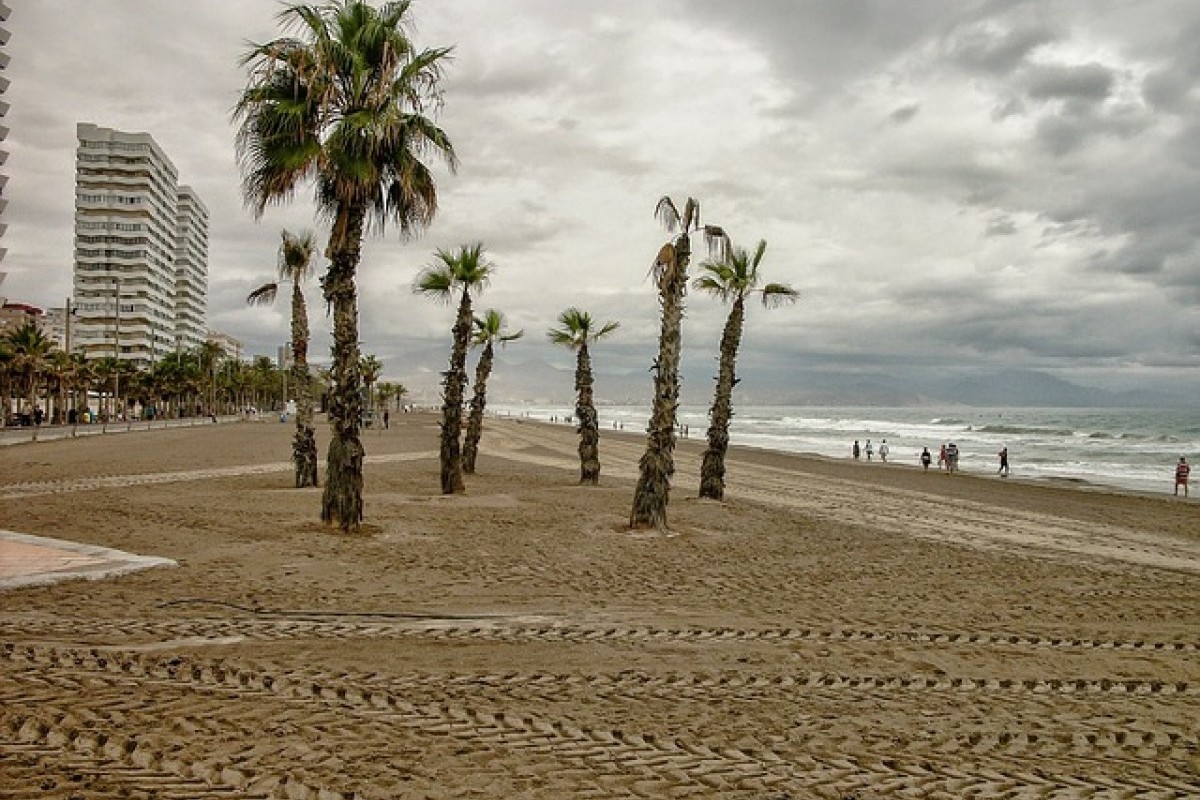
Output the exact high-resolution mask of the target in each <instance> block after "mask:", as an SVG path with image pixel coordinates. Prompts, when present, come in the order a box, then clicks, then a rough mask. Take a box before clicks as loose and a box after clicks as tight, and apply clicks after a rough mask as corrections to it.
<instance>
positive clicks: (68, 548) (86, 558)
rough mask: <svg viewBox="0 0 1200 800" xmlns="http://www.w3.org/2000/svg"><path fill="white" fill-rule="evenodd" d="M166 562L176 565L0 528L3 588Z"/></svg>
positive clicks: (92, 576)
mask: <svg viewBox="0 0 1200 800" xmlns="http://www.w3.org/2000/svg"><path fill="white" fill-rule="evenodd" d="M163 566H175V562H174V561H172V560H171V559H169V558H157V557H154V556H139V555H134V554H133V553H126V552H124V551H121V550H113V549H111V548H108V547H95V546H93V545H87V544H79V543H77V542H68V541H65V540H63V539H49V538H46V537H44V536H30V535H28V534H24V533H16V532H14V531H6V530H0V590H4V589H13V588H16V587H19V586H40V585H43V584H47V583H56V582H58V581H64V580H71V579H75V578H86V579H90V580H95V579H98V578H108V577H112V576H114V575H122V574H124V573H126V572H136V571H137V570H141V569H149V568H150V567H163Z"/></svg>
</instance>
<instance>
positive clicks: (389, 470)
mask: <svg viewBox="0 0 1200 800" xmlns="http://www.w3.org/2000/svg"><path fill="white" fill-rule="evenodd" d="M291 430H292V429H291V426H289V425H281V424H279V423H278V422H277V421H275V422H270V421H262V422H256V423H252V422H244V423H235V424H222V425H215V426H211V427H207V428H191V429H174V430H164V431H154V432H146V433H127V434H120V435H110V436H103V437H89V438H87V439H81V440H76V441H57V442H44V443H38V444H31V445H18V446H12V447H6V448H2V449H0V528H4V529H7V530H10V531H15V532H18V533H20V534H27V535H33V536H45V537H57V538H59V539H65V540H69V541H71V542H76V543H79V544H80V545H86V546H89V547H96V548H113V549H117V550H121V551H124V552H126V553H131V554H136V555H138V556H143V557H150V558H155V559H164V560H169V561H172V562H175V564H176V566H169V565H163V566H154V567H153V568H149V569H142V570H140V571H137V572H133V573H129V574H123V575H119V576H112V577H106V578H103V579H97V580H86V579H76V580H69V581H65V582H59V583H55V584H53V585H45V586H25V587H15V588H8V589H6V590H3V591H0V608H2V609H3V613H2V614H0V798H27V797H38V798H43V799H44V800H54V799H56V798H63V799H65V798H79V799H80V800H98V799H100V798H159V797H236V798H260V797H261V798H274V797H278V798H350V797H353V798H396V797H400V798H410V797H411V798H451V797H453V798H461V797H481V798H483V797H486V798H547V799H549V798H556V799H557V798H574V797H642V798H661V797H721V798H761V799H762V800H768V799H769V800H782V798H808V797H820V798H839V800H840V799H841V798H855V799H856V800H874V799H875V798H893V797H903V798H947V799H948V798H964V797H970V798H993V797H995V798H1042V797H1063V798H1067V797H1070V798H1128V797H1136V798H1185V797H1189V798H1194V797H1197V796H1200V744H1198V738H1200V503H1197V502H1196V501H1195V500H1192V501H1189V502H1184V501H1182V500H1175V499H1174V498H1171V497H1170V496H1161V497H1158V496H1155V497H1150V496H1135V495H1130V494H1121V493H1116V492H1104V491H1094V490H1093V491H1084V490H1080V489H1077V488H1064V487H1059V486H1051V485H1037V484H1032V483H1024V482H1021V481H1017V480H1013V479H1009V480H1002V479H998V478H994V477H991V476H978V477H973V476H969V475H963V476H954V477H951V476H946V475H942V474H938V473H936V472H935V471H931V472H930V473H928V474H925V473H922V472H921V471H920V470H918V469H915V468H910V467H907V466H901V465H890V464H889V465H882V464H877V463H876V464H865V463H850V462H848V461H837V460H828V459H819V458H801V457H794V456H785V455H779V454H772V453H765V452H756V451H751V450H735V451H734V452H733V453H731V456H730V460H729V472H728V476H727V477H728V483H729V489H728V497H727V501H726V502H725V503H715V502H711V501H700V500H698V499H695V491H696V485H697V480H696V475H697V471H698V457H699V452H700V446H701V444H702V443H701V442H700V441H698V440H696V439H691V440H687V441H683V442H681V443H680V449H679V452H678V457H677V464H678V472H677V475H676V480H675V482H674V485H673V492H672V498H671V505H670V519H671V523H672V527H671V530H670V531H668V532H653V531H652V532H638V533H631V532H629V531H627V530H626V529H625V522H626V521H627V519H628V515H629V510H630V504H631V501H632V496H633V481H634V479H635V477H636V462H637V458H638V457H639V456H640V455H641V452H642V447H643V442H642V437H641V436H639V435H636V434H634V433H632V432H624V433H618V432H614V431H602V432H601V445H600V446H601V461H602V465H603V474H602V478H601V485H600V486H598V487H581V486H579V485H577V482H576V481H577V478H578V457H577V454H576V444H577V439H576V436H575V433H574V431H573V430H572V429H571V428H569V427H566V426H561V425H558V426H551V425H546V424H537V423H532V422H528V421H518V420H511V419H509V420H497V419H492V420H489V421H488V424H487V427H486V430H485V434H484V439H483V443H482V449H481V456H480V461H479V473H478V474H477V475H475V476H467V493H466V494H465V495H461V496H455V497H443V496H441V495H440V494H439V492H438V465H437V457H436V448H437V440H438V431H437V420H436V418H435V417H434V416H432V415H428V414H408V415H406V414H397V415H394V416H393V424H392V429H391V430H387V431H377V430H371V431H368V432H366V434H365V436H364V441H365V444H366V447H367V451H368V463H367V468H366V492H365V501H366V515H367V524H366V525H365V527H364V529H363V531H362V533H361V534H360V535H358V536H352V537H347V536H343V535H338V534H334V533H331V532H330V531H328V530H327V529H325V528H324V527H323V526H322V525H321V524H320V523H319V521H318V520H317V517H318V506H319V490H312V489H307V490H296V489H294V488H291V481H292V474H291V469H290V465H289V464H288V458H289V455H290V436H291ZM321 434H322V438H321V440H320V446H321V451H322V454H323V453H324V444H325V438H324V431H321ZM1168 478H1169V476H1168ZM82 552H101V551H91V550H83V551H82Z"/></svg>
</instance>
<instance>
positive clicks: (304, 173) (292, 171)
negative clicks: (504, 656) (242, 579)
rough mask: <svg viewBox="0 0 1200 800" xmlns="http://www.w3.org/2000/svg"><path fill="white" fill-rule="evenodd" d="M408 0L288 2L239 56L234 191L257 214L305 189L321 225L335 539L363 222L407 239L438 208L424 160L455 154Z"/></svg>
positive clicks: (440, 61)
mask: <svg viewBox="0 0 1200 800" xmlns="http://www.w3.org/2000/svg"><path fill="white" fill-rule="evenodd" d="M410 6H411V2H410V0H399V1H398V2H389V3H385V4H384V5H382V6H381V7H379V8H376V7H375V6H373V5H371V4H370V3H367V2H364V0H329V2H324V3H320V4H312V5H310V4H298V5H292V6H288V7H286V8H285V9H284V10H283V11H282V12H281V13H280V15H279V18H280V21H281V24H282V26H283V27H284V28H285V29H289V30H293V31H296V32H297V36H294V37H293V36H284V37H282V38H279V39H276V40H274V41H271V42H267V43H265V44H259V45H255V46H253V47H252V49H251V50H250V51H249V52H248V53H247V54H246V55H245V57H244V58H243V59H242V65H243V66H245V67H248V69H249V76H248V80H247V85H246V88H245V90H244V91H243V92H242V96H241V98H240V99H239V100H238V103H237V106H236V108H235V110H234V119H235V120H237V121H239V123H240V127H239V129H238V133H237V139H236V147H237V151H238V155H239V159H240V162H241V168H242V176H243V177H242V192H243V195H244V197H245V199H246V202H247V204H248V205H249V206H250V207H251V209H252V210H253V211H254V213H255V215H256V216H261V215H262V213H263V211H264V209H265V208H266V206H267V205H269V204H272V203H282V202H285V201H287V200H289V199H290V198H291V197H292V195H293V194H294V193H295V191H296V188H297V187H298V186H299V185H300V184H301V183H302V182H305V181H308V180H310V179H311V180H312V181H314V183H315V184H316V202H317V207H318V210H319V213H320V214H321V215H322V216H324V217H326V218H328V219H330V220H331V221H332V232H331V234H330V238H329V246H328V249H327V255H328V258H329V268H328V269H327V270H326V272H325V275H324V277H323V278H322V280H321V287H322V289H323V291H324V295H325V300H326V302H327V303H328V304H329V307H330V308H331V309H332V312H333V368H332V371H331V378H332V386H333V388H332V392H331V397H330V406H329V422H330V428H331V439H330V443H329V452H328V460H327V464H328V466H327V470H326V475H325V491H324V495H323V497H322V499H321V519H323V520H324V521H325V522H327V523H330V524H337V525H338V526H339V527H341V529H342V530H344V531H349V530H352V529H355V530H356V529H358V527H359V525H360V524H361V522H362V515H363V512H362V470H363V459H364V457H365V452H364V450H363V446H362V439H361V436H360V431H361V425H362V422H361V419H362V395H361V393H360V390H361V384H362V376H361V375H360V373H359V362H358V357H359V350H358V297H357V289H356V284H355V273H356V271H357V269H358V265H359V260H360V256H361V248H362V239H363V235H364V233H365V232H366V229H367V224H368V222H369V221H370V222H373V223H374V227H375V228H376V229H377V230H378V231H380V232H382V231H383V230H384V228H385V226H386V225H387V224H388V223H392V224H394V225H397V226H399V229H400V233H401V235H402V236H406V237H407V236H411V235H414V234H415V233H416V232H418V231H420V230H421V229H423V228H425V227H426V226H428V225H429V223H430V222H432V220H433V217H434V213H435V212H436V211H437V189H436V185H435V182H434V177H433V173H432V172H431V171H430V169H429V167H428V166H427V165H426V164H425V162H424V161H422V159H423V158H425V157H427V156H434V157H437V158H440V159H441V160H442V161H444V162H445V163H446V165H447V166H448V167H449V168H450V169H452V170H453V169H454V168H455V167H456V166H457V157H456V155H455V153H454V148H453V146H452V145H451V143H450V139H449V137H448V136H447V135H446V133H445V132H444V131H442V130H441V128H439V127H437V126H436V125H435V124H434V123H433V121H432V120H431V118H430V117H429V116H427V112H429V111H431V110H434V109H437V108H438V107H439V106H440V104H441V99H442V92H441V78H442V74H443V65H444V64H445V62H446V59H447V58H448V56H449V55H450V49H449V48H436V49H430V50H417V49H416V47H415V46H414V44H413V42H412V40H411V38H410V36H409V32H408V27H409V23H410V20H409V16H410V15H409V8H410Z"/></svg>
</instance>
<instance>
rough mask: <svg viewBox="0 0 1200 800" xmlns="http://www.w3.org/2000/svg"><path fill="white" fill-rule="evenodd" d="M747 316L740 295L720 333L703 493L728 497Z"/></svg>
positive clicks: (702, 476)
mask: <svg viewBox="0 0 1200 800" xmlns="http://www.w3.org/2000/svg"><path fill="white" fill-rule="evenodd" d="M745 318H746V302H745V298H743V297H738V298H737V299H736V300H734V301H733V307H732V308H731V309H729V318H728V319H727V320H725V330H724V331H723V332H722V333H721V360H720V364H719V366H718V369H717V389H716V393H715V394H714V395H713V404H712V410H710V411H709V414H708V417H709V424H708V447H707V448H705V450H704V458H703V460H702V461H701V464H700V496H701V497H707V498H710V499H712V500H724V499H725V453H726V452H727V451H728V450H729V420H730V419H732V418H733V387H734V386H736V385H737V377H736V376H735V374H734V373H735V365H736V363H737V351H738V347H739V345H740V344H741V341H742V323H743V321H744V320H745Z"/></svg>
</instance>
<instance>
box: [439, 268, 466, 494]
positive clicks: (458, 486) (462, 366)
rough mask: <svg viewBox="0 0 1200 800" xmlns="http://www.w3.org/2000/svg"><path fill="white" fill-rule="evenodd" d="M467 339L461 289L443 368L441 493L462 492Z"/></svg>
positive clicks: (463, 488)
mask: <svg viewBox="0 0 1200 800" xmlns="http://www.w3.org/2000/svg"><path fill="white" fill-rule="evenodd" d="M470 338H471V295H470V294H469V293H468V292H467V290H466V289H463V294H462V301H461V302H460V303H459V304H458V317H457V318H456V319H455V321H454V347H453V349H452V350H451V352H450V368H449V369H448V370H447V371H446V376H445V380H444V381H443V384H442V385H443V386H444V387H445V389H444V391H443V393H442V445H441V462H442V494H456V493H458V492H463V491H466V486H465V485H464V484H463V464H462V449H461V446H460V444H459V436H460V435H461V434H462V401H463V391H464V389H465V388H466V383H467V346H468V342H469V340H470Z"/></svg>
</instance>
